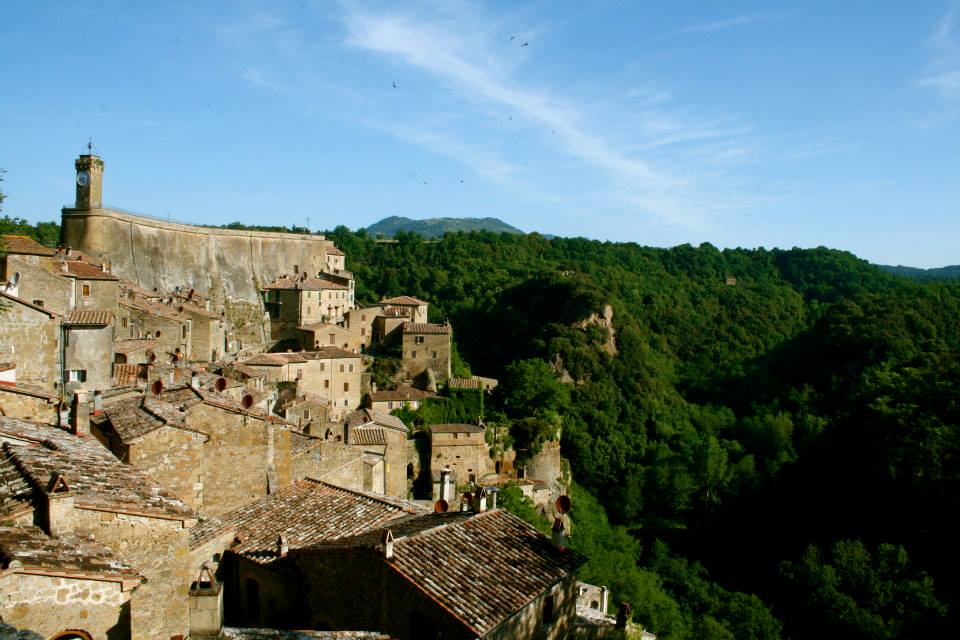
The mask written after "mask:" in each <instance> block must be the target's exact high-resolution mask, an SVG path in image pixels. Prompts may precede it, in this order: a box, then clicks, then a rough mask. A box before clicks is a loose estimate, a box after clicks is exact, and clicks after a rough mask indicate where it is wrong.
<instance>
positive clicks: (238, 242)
mask: <svg viewBox="0 0 960 640" xmlns="http://www.w3.org/2000/svg"><path fill="white" fill-rule="evenodd" d="M60 241H61V243H62V244H64V245H66V246H70V247H72V248H74V249H79V250H81V251H83V252H85V253H87V254H89V255H91V256H95V257H99V256H102V257H104V258H107V259H109V260H110V261H111V263H112V269H111V271H112V273H114V274H115V275H117V276H119V277H121V278H125V279H127V280H130V281H131V282H134V283H135V284H137V285H139V286H141V287H144V288H146V289H153V288H154V287H158V288H159V289H160V290H162V291H170V290H172V289H173V288H175V287H181V288H184V289H196V290H197V291H209V292H210V296H211V298H212V299H213V301H214V303H215V305H219V304H222V303H223V301H224V300H225V299H233V300H242V301H245V302H247V303H249V304H254V305H260V293H259V291H260V287H261V286H263V285H264V284H267V283H268V282H271V281H272V280H274V279H276V278H277V277H279V276H281V275H283V274H285V273H295V272H297V270H299V271H301V272H304V271H305V272H312V273H316V272H318V271H321V270H323V269H324V266H325V264H326V253H327V246H328V241H327V240H325V238H324V237H323V236H315V235H299V234H289V233H266V232H255V231H241V230H235V229H210V228H205V227H195V226H192V225H187V224H176V223H171V222H165V221H162V220H156V219H153V218H147V217H143V216H137V215H133V214H129V213H124V212H120V211H116V210H110V209H92V210H79V209H64V210H63V213H62V220H61V231H60Z"/></svg>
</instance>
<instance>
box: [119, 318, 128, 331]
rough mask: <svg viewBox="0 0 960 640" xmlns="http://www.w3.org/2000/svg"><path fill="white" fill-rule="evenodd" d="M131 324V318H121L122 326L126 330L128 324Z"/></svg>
mask: <svg viewBox="0 0 960 640" xmlns="http://www.w3.org/2000/svg"><path fill="white" fill-rule="evenodd" d="M129 322H130V319H129V318H120V326H121V327H123V328H124V329H126V328H127V325H128V323H129Z"/></svg>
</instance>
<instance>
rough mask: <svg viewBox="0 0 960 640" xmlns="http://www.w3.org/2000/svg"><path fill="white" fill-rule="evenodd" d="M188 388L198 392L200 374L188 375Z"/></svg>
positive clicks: (194, 372) (192, 373)
mask: <svg viewBox="0 0 960 640" xmlns="http://www.w3.org/2000/svg"><path fill="white" fill-rule="evenodd" d="M190 386H191V387H193V388H194V389H196V390H197V391H199V390H200V374H199V373H197V372H196V371H193V372H191V373H190Z"/></svg>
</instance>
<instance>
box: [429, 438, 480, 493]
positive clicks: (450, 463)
mask: <svg viewBox="0 0 960 640" xmlns="http://www.w3.org/2000/svg"><path fill="white" fill-rule="evenodd" d="M430 444H431V450H430V468H431V469H432V470H433V471H434V472H437V471H439V470H440V469H443V468H445V467H446V468H449V469H450V470H452V471H454V472H455V473H456V478H457V482H458V483H462V484H463V483H468V482H477V481H479V480H480V479H481V478H482V477H483V476H484V475H486V474H487V473H490V472H492V471H493V470H494V469H493V461H492V460H491V459H490V448H489V447H488V446H487V442H486V439H485V430H484V428H483V427H479V426H477V425H470V424H435V425H432V426H431V427H430Z"/></svg>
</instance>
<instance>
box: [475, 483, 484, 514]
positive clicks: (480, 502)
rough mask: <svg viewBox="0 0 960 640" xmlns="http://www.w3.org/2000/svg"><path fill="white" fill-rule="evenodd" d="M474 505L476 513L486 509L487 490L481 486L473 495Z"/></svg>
mask: <svg viewBox="0 0 960 640" xmlns="http://www.w3.org/2000/svg"><path fill="white" fill-rule="evenodd" d="M473 502H474V507H473V510H474V511H476V512H477V513H483V512H484V511H486V510H487V490H486V489H484V488H483V487H480V489H478V490H477V492H476V494H474V496H473Z"/></svg>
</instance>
